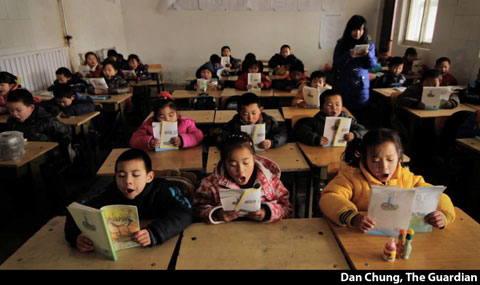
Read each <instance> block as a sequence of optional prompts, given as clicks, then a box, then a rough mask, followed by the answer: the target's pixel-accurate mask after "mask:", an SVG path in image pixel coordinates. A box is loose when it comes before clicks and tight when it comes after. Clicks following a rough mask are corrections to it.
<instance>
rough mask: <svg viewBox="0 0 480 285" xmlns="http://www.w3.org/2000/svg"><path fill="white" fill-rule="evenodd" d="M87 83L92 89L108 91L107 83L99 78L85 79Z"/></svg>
mask: <svg viewBox="0 0 480 285" xmlns="http://www.w3.org/2000/svg"><path fill="white" fill-rule="evenodd" d="M87 80H88V83H90V84H92V85H93V87H95V88H100V89H108V85H107V82H106V81H105V78H103V77H100V78H87Z"/></svg>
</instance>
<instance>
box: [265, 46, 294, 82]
mask: <svg viewBox="0 0 480 285" xmlns="http://www.w3.org/2000/svg"><path fill="white" fill-rule="evenodd" d="M289 55H292V56H293V58H295V56H294V55H293V54H292V51H291V48H290V46H289V45H282V46H281V47H280V53H276V54H275V55H273V56H272V57H271V58H270V60H269V61H268V67H270V68H271V69H272V70H273V74H274V75H277V74H278V73H281V74H285V71H286V70H288V67H284V65H286V64H287V63H288V61H287V57H288V56H289Z"/></svg>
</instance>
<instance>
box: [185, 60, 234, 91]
mask: <svg viewBox="0 0 480 285" xmlns="http://www.w3.org/2000/svg"><path fill="white" fill-rule="evenodd" d="M212 66H213V65H212V64H209V63H208V62H207V63H205V64H204V65H202V66H201V67H200V68H199V69H198V70H197V72H196V76H197V78H202V79H208V80H209V83H208V84H207V89H208V90H211V89H214V90H222V89H223V87H224V85H225V84H224V82H223V81H222V80H219V79H218V77H217V74H216V73H215V71H214V70H213V67H212ZM212 78H214V80H215V79H216V82H217V83H216V84H215V83H213V82H211V80H212ZM186 89H187V90H199V86H198V85H197V79H194V80H192V81H190V84H189V85H188V86H187V88H186Z"/></svg>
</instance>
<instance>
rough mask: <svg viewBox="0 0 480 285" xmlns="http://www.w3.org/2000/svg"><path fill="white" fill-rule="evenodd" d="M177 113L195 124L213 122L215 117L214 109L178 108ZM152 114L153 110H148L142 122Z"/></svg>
mask: <svg viewBox="0 0 480 285" xmlns="http://www.w3.org/2000/svg"><path fill="white" fill-rule="evenodd" d="M178 114H179V115H182V116H185V117H187V118H189V119H192V120H194V121H195V123H196V124H213V121H214V118H215V111H213V110H193V111H185V110H180V111H178ZM152 116H153V112H150V114H148V116H147V118H145V120H144V122H145V121H146V120H148V119H150V118H151V117H152Z"/></svg>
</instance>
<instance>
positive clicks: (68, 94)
mask: <svg viewBox="0 0 480 285" xmlns="http://www.w3.org/2000/svg"><path fill="white" fill-rule="evenodd" d="M53 97H54V98H53V99H52V100H49V101H47V102H45V103H43V102H42V103H41V104H40V105H42V107H45V108H46V109H47V110H48V111H49V112H50V113H51V114H52V115H54V116H57V115H60V117H63V118H68V117H72V116H79V115H83V114H86V113H91V112H93V111H95V104H93V101H92V99H91V98H90V97H88V96H85V95H82V94H79V93H75V92H74V91H73V89H72V88H71V87H70V86H69V85H67V84H58V85H57V86H55V88H54V89H53Z"/></svg>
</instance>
